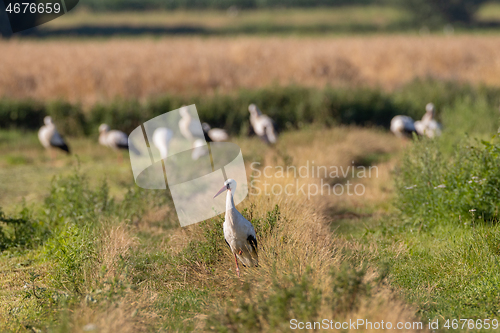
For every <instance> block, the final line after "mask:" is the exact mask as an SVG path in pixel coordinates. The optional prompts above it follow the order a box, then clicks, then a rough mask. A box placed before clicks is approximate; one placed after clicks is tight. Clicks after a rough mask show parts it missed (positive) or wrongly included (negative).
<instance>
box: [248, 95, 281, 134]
mask: <svg viewBox="0 0 500 333" xmlns="http://www.w3.org/2000/svg"><path fill="white" fill-rule="evenodd" d="M248 111H249V112H250V124H251V125H252V128H253V130H254V132H255V134H257V135H258V136H259V137H260V138H261V139H262V140H264V141H265V142H266V143H268V144H275V143H276V142H277V141H278V133H277V131H276V125H275V123H274V121H273V120H272V119H271V118H269V116H267V115H265V114H262V112H261V111H260V109H259V107H258V106H257V105H255V104H250V105H249V106H248Z"/></svg>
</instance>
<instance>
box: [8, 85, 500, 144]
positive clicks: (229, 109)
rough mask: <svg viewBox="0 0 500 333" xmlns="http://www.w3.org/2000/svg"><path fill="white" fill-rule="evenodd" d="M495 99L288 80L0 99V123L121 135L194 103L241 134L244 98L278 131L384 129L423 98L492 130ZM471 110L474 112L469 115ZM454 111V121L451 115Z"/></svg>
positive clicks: (464, 123)
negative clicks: (102, 97)
mask: <svg viewBox="0 0 500 333" xmlns="http://www.w3.org/2000/svg"><path fill="white" fill-rule="evenodd" d="M499 100H500V89H497V88H486V87H472V86H470V85H466V84H457V83H450V82H440V81H432V80H425V81H423V80H416V81H414V82H412V83H410V84H408V85H406V86H404V87H401V88H400V89H398V90H396V91H394V92H392V93H390V94H389V93H385V92H383V91H381V90H378V89H372V88H349V89H348V88H342V89H333V88H331V87H327V88H325V89H316V88H305V87H299V86H288V87H271V88H265V89H257V90H240V91H239V92H237V93H234V94H227V95H218V94H216V95H212V96H205V95H194V96H190V97H188V96H171V95H166V96H163V97H160V98H154V99H151V100H149V101H147V102H144V103H140V102H139V101H137V100H123V99H120V100H115V101H112V102H109V103H99V104H96V105H94V106H93V107H92V108H90V110H89V111H88V112H86V113H85V112H83V111H82V109H81V107H80V106H79V105H73V104H70V103H67V102H63V101H57V102H50V103H47V105H42V104H41V103H36V102H32V101H19V102H12V101H8V100H0V128H20V129H30V130H38V128H39V126H41V124H42V120H43V117H44V116H45V115H46V114H49V115H52V116H53V118H54V121H55V122H56V123H57V124H59V125H60V126H59V129H60V130H61V132H63V133H66V134H68V135H70V134H71V135H81V134H84V135H95V134H96V133H97V131H98V128H99V125H100V124H101V123H107V124H108V125H109V126H110V127H111V128H117V129H120V130H122V131H125V132H128V133H129V132H131V131H132V130H133V129H135V128H136V127H137V126H139V125H140V124H141V123H143V122H145V121H147V120H149V119H151V118H153V117H155V116H158V115H161V114H163V113H166V112H169V111H171V110H175V109H177V108H179V107H181V106H182V105H190V104H196V107H197V110H198V114H199V116H200V119H201V120H202V121H204V122H208V123H209V124H211V125H212V127H219V128H224V129H226V130H227V131H228V132H229V133H230V134H232V135H238V134H242V135H247V134H248V133H249V126H250V125H249V121H248V118H249V114H248V105H249V104H250V103H256V104H257V105H258V106H259V107H260V108H261V109H262V111H263V112H264V113H266V114H268V115H269V116H270V117H272V118H273V119H274V121H275V122H276V123H277V125H278V128H279V129H281V130H283V129H295V128H300V127H301V126H303V125H306V124H310V123H316V124H321V125H323V126H332V125H334V124H356V125H362V126H384V127H386V128H388V127H389V124H390V121H391V119H392V117H394V116H395V115H398V114H406V115H409V116H411V117H413V118H414V119H420V118H421V117H422V115H423V114H424V107H425V104H427V103H428V102H433V103H434V104H435V105H436V107H437V110H438V118H441V119H442V120H443V121H444V122H445V126H446V131H448V129H450V128H454V130H453V131H454V133H463V132H464V131H466V130H471V132H470V133H472V132H473V131H477V133H484V132H485V131H488V132H489V131H491V130H493V128H492V126H493V125H495V124H496V123H497V122H496V121H497V117H496V114H497V110H498V109H497V105H498V101H499ZM472 112H476V113H477V114H478V115H479V113H480V115H481V116H478V117H474V118H471V113H472ZM457 117H459V118H460V121H456V120H457V119H458V118H457ZM493 119H494V121H493Z"/></svg>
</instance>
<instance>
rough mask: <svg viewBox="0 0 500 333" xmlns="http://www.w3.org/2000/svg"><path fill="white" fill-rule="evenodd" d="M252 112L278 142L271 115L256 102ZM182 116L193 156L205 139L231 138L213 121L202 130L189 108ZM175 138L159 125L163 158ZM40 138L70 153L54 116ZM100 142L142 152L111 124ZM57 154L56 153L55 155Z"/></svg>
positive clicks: (255, 124) (259, 130)
mask: <svg viewBox="0 0 500 333" xmlns="http://www.w3.org/2000/svg"><path fill="white" fill-rule="evenodd" d="M248 111H249V112H250V124H251V125H252V128H253V130H254V132H255V134H257V136H259V137H260V138H261V139H262V140H263V141H264V142H266V143H268V144H275V143H276V142H277V140H278V134H277V131H276V126H275V123H274V122H273V120H272V119H271V118H269V116H267V115H265V114H262V112H261V111H260V109H259V108H258V107H257V106H256V105H255V104H250V106H249V107H248ZM179 113H180V115H181V119H180V121H179V130H180V132H181V134H182V135H183V136H184V137H185V138H186V139H187V140H189V141H190V142H192V145H193V148H194V149H193V159H197V158H198V157H200V155H199V154H200V151H197V150H196V148H197V147H200V146H203V145H205V142H221V141H227V140H229V135H228V134H227V132H226V131H225V130H223V129H220V128H211V127H210V125H209V124H207V123H203V124H202V126H201V130H200V127H199V125H198V124H197V122H196V121H195V120H194V119H193V118H192V116H191V114H190V113H189V110H188V108H187V107H185V106H183V107H181V108H180V109H179ZM172 137H173V132H172V130H171V129H169V128H166V127H159V128H157V129H156V130H155V131H154V132H153V138H152V139H153V140H152V141H153V144H154V145H155V146H156V148H158V150H159V152H160V155H161V157H162V158H163V159H165V158H167V155H168V145H169V142H170V140H171V139H172ZM38 138H39V140H40V143H41V144H42V146H44V147H45V148H46V149H47V150H49V151H51V154H53V153H52V152H53V151H54V150H56V149H60V150H63V151H64V152H66V153H68V154H69V153H70V148H69V146H68V144H67V143H66V141H65V140H64V138H63V137H62V136H61V134H60V133H59V132H58V131H57V128H56V126H55V124H54V122H53V121H52V118H51V117H50V116H47V117H45V118H44V125H43V126H42V127H41V128H40V130H39V131H38ZM99 144H101V145H103V146H105V147H108V148H112V149H114V150H120V149H126V150H129V151H131V152H132V153H134V154H140V153H139V151H138V150H137V149H136V148H135V147H134V146H133V145H131V144H129V140H128V135H127V134H125V133H124V132H122V131H119V130H112V129H110V128H109V126H108V125H107V124H101V126H99ZM51 157H53V155H51Z"/></svg>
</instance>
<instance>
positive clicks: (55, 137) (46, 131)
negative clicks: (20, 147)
mask: <svg viewBox="0 0 500 333" xmlns="http://www.w3.org/2000/svg"><path fill="white" fill-rule="evenodd" d="M43 121H44V123H45V125H43V126H42V127H41V128H40V130H39V131H38V139H39V140H40V143H41V144H42V146H43V147H44V148H45V149H51V148H59V149H62V150H64V151H66V152H68V153H69V148H68V146H67V144H66V142H65V141H64V139H63V137H62V136H61V134H59V132H58V131H57V128H56V125H55V124H54V123H53V122H52V118H51V117H45V118H44V120H43Z"/></svg>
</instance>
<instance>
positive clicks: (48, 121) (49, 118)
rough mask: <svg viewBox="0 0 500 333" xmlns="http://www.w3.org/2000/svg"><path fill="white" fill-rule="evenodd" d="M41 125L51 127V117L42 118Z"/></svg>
mask: <svg viewBox="0 0 500 333" xmlns="http://www.w3.org/2000/svg"><path fill="white" fill-rule="evenodd" d="M43 123H44V124H45V125H47V126H49V125H52V124H53V123H52V117H51V116H46V117H45V118H43Z"/></svg>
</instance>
